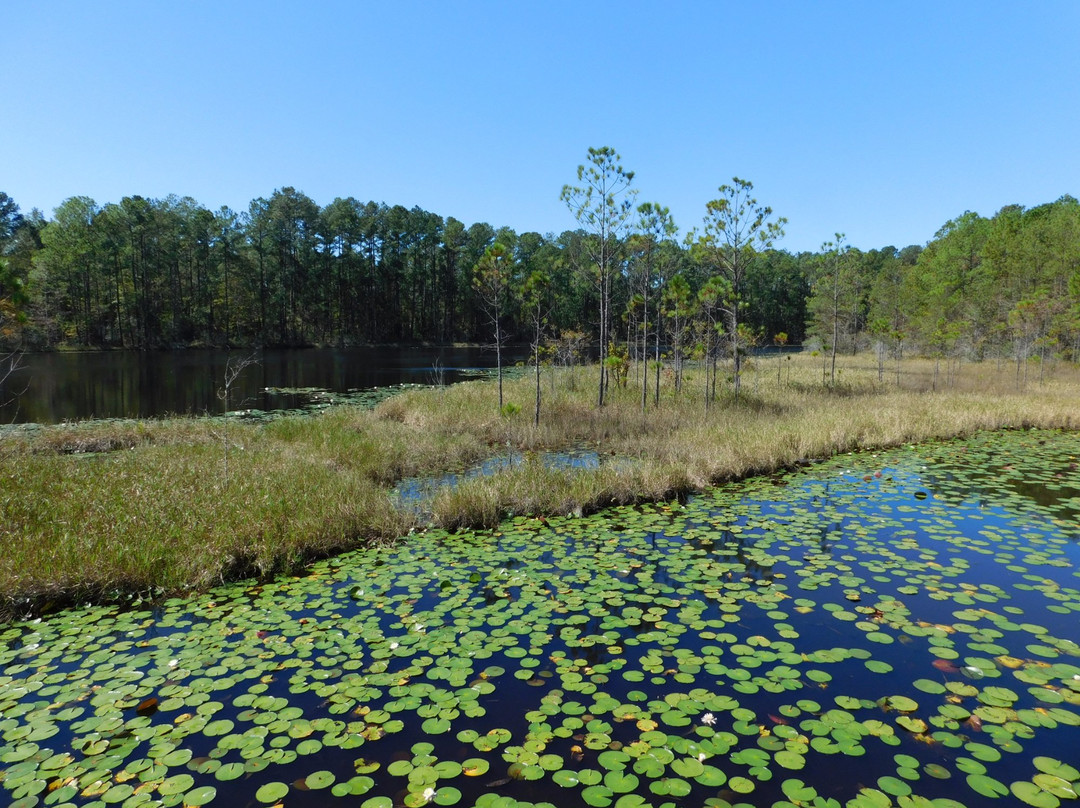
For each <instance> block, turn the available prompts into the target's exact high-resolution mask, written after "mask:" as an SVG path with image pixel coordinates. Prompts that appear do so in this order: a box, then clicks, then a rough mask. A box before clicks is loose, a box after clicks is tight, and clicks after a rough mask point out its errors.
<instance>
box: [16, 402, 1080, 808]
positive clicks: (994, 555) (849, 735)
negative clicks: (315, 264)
mask: <svg viewBox="0 0 1080 808" xmlns="http://www.w3.org/2000/svg"><path fill="white" fill-rule="evenodd" d="M478 390H480V391H481V392H482V393H483V395H484V396H486V397H488V398H489V399H490V397H491V396H492V394H493V392H494V391H493V390H492V389H491V388H490V387H486V388H474V389H470V388H461V389H459V390H454V391H451V392H450V393H449V394H448V395H449V396H450V399H451V400H452V401H453V402H454V405H455V406H456V407H459V408H460V410H461V411H464V410H465V409H466V408H467V407H469V406H470V405H472V404H475V403H476V401H475V399H474V396H475V395H476V394H477V391H478ZM748 392H749V391H748V390H746V389H744V391H743V396H744V398H749V396H748V395H747V394H748ZM756 395H757V396H759V397H760V398H759V399H758V402H759V403H758V404H757V405H756V406H757V407H759V408H764V404H763V403H761V401H762V399H764V398H765V396H764V390H762V389H759V390H758V391H757V394H756ZM955 395H956V396H964V395H966V394H962V393H959V392H958V393H956V394H955ZM905 397H910V398H908V399H907V400H908V401H909V405H910V400H911V399H913V398H917V397H918V396H917V394H909V393H905V394H898V395H897V396H896V398H897V400H895V401H894V400H890V398H891V397H890V396H888V395H883V396H877V397H875V396H874V395H872V394H869V393H866V394H862V395H859V394H854V393H853V394H852V395H850V396H849V397H846V398H842V399H836V398H834V399H832V409H833V410H836V409H837V406H836V405H837V403H841V404H842V405H843V406H844V407H845V408H848V409H851V410H853V411H857V410H861V409H864V408H867V409H868V408H877V409H881V410H885V411H888V412H890V413H892V415H893V417H897V418H899V417H901V416H902V415H904V414H905V413H904V412H903V410H902V407H903V406H904V405H903V404H902V403H901V401H900V400H899V399H903V398H905ZM794 398H795V396H794V394H793V393H792V392H791V391H788V394H787V396H786V399H788V403H787V405H786V407H787V410H786V411H787V413H788V414H790V413H791V412H793V411H794V407H795V406H796V405H795V404H794V403H792V401H791V400H792V399H794ZM1047 398H1048V400H1047V401H1045V402H1043V407H1045V409H1042V410H1041V413H1042V414H1041V415H1040V416H1039V417H1043V418H1047V419H1050V418H1052V417H1053V416H1052V415H1051V413H1052V412H1053V407H1054V406H1055V405H1054V404H1053V403H1052V401H1051V400H1050V399H1052V398H1053V396H1052V395H1051V394H1049V391H1048V396H1047ZM922 399H923V401H924V402H925V403H924V404H923V405H922V406H924V407H931V406H933V404H937V405H939V409H940V412H942V417H943V418H944V419H945V420H944V421H943V424H946V425H951V426H953V427H955V426H957V425H958V424H957V422H956V421H955V420H953V419H955V418H956V417H957V416H956V414H955V413H954V412H952V410H951V408H952V407H954V406H955V404H954V403H950V398H949V397H948V396H944V397H938V396H935V397H927V396H922ZM985 399H986V403H987V404H988V405H989V404H996V405H1000V406H1008V402H1007V401H1006V400H1005V399H1003V398H998V399H996V400H995V399H994V398H993V397H990V396H985ZM635 401H636V396H635ZM875 402H876V403H875ZM486 403H488V405H489V406H488V407H487V409H488V410H490V409H491V406H490V401H488V402H486ZM612 404H613V409H614V408H616V407H617V406H618V402H617V401H613V402H612ZM443 405H444V408H442V409H437V408H436V407H434V406H433V405H432V404H431V402H430V401H429V397H427V396H415V397H413V398H412V399H411V400H408V399H403V400H396V401H394V402H392V403H391V404H389V405H384V407H386V409H387V410H388V411H386V412H383V413H377V414H373V416H372V417H373V418H374V419H375V420H376V421H384V422H386V423H387V424H390V425H396V426H392V427H390V428H391V429H393V428H407V427H408V426H409V424H410V422H413V421H415V422H416V423H417V425H420V426H422V427H423V429H424V430H425V431H432V432H433V431H437V430H438V429H439V428H440V427H439V423H438V422H437V421H436V420H435V417H434V413H436V412H445V407H446V406H448V405H447V403H446V402H443ZM772 405H773V406H774V407H780V406H781V405H780V404H779V402H776V401H774V402H773V404H772ZM818 405H819V406H822V408H823V409H824V402H820V401H819V402H818ZM1028 405H1029V406H1030V407H1031V408H1032V409H1033V410H1034V411H1036V412H1039V411H1040V405H1039V404H1037V403H1032V402H1031V401H1030V400H1029V401H1028ZM567 406H569V404H568V405H567ZM748 406H749V405H748ZM628 407H629V408H630V409H632V408H633V404H629V405H628ZM801 412H802V414H803V415H804V416H805V420H804V423H803V427H804V430H803V431H804V432H807V433H813V432H821V430H822V429H824V427H823V426H822V425H817V426H815V425H814V423H815V419H816V418H818V417H819V415H818V414H817V413H816V412H815V410H814V407H813V406H812V405H811V404H810V403H809V402H806V403H804V405H803V409H802V410H801ZM915 412H916V411H915V408H914V407H913V406H909V410H908V411H907V412H906V415H908V416H914V414H915ZM452 414H453V413H452V412H451V413H447V414H446V415H445V416H444V417H450V416H451V415H452ZM459 414H460V413H459ZM685 414H686V415H688V413H685ZM624 415H625V413H624ZM758 415H760V413H756V412H754V411H752V410H748V411H747V413H746V417H748V418H750V417H756V416H758ZM339 416H340V413H339V414H335V415H334V416H332V417H339ZM355 417H356V418H359V415H358V414H355ZM733 417H734V416H733ZM1000 417H1002V418H1008V417H1009V416H1008V415H1007V414H1002V416H1000ZM523 420H527V419H523ZM698 420H699V423H698V424H697V426H696V429H700V430H705V429H708V426H707V425H705V424H703V423H701V422H700V419H698ZM867 423H869V421H867ZM890 423H891V422H890V421H889V420H888V419H886V421H885V422H883V423H882V425H881V426H880V427H879V430H880V432H879V433H877V434H878V435H879V436H880V437H882V438H885V437H886V436H889V435H892V436H893V437H899V433H893V432H891V431H890V430H892V429H897V427H895V426H890ZM929 423H930V422H929V421H926V420H922V419H920V418H916V417H912V424H913V426H912V427H910V428H911V429H914V430H925V429H927V428H928V427H929ZM972 425H975V426H978V425H983V424H979V423H977V422H973V423H972ZM341 426H342V425H341V424H339V425H338V427H339V428H340V427H341ZM612 426H613V427H614V426H615V424H614V423H613V424H612ZM275 427H276V429H277V430H278V432H277V433H276V437H275V439H276V440H278V441H281V442H283V443H284V444H287V445H293V446H296V447H304V450H305V451H304V452H298V453H299V454H303V453H307V452H310V453H311V454H312V455H314V460H313V461H312V462H313V464H315V465H318V464H320V463H323V464H325V462H326V461H325V460H324V458H325V456H326V453H327V452H328V451H329V450H330V446H328V445H327V444H326V443H324V442H323V441H324V440H325V439H326V437H327V431H326V430H327V428H328V427H327V425H326V424H319V423H317V422H315V421H309V422H305V423H302V422H293V423H290V424H282V423H280V422H279V423H278V424H277V425H275ZM505 428H506V427H504V429H505ZM594 428H595V427H594ZM625 428H626V433H625V434H623V435H619V436H618V437H617V438H616V440H624V439H631V438H632V437H633V439H643V435H644V433H640V434H639V435H637V436H636V437H634V436H631V435H630V433H631V432H633V431H635V430H634V428H633V427H625ZM940 428H947V427H945V426H943V427H940ZM269 431H273V428H269ZM302 432H304V433H305V434H303V435H302V434H301V433H302ZM511 433H512V429H511ZM694 434H695V435H699V434H700V433H698V432H695V433H694ZM825 434H827V433H826V432H821V435H819V436H818V437H817V438H813V437H811V436H810V435H809V434H808V439H809V440H824V439H825V438H823V437H822V435H825ZM904 434H905V435H909V434H910V433H904ZM833 438H834V439H840V436H839V435H833ZM260 440H267V441H269V440H270V437H269V436H266V437H265V438H261V439H260ZM252 442H253V443H255V439H254V438H252ZM680 442H683V443H689V441H688V439H687V437H686V436H683V438H682V439H681V440H680ZM646 444H647V445H648V446H650V448H651V446H652V444H651V443H649V442H648V441H646ZM401 445H402V447H404V446H407V445H408V442H406V443H403V444H401ZM339 446H340V445H339ZM354 448H355V447H354ZM136 451H138V450H136ZM721 451H722V453H729V452H730V449H723V448H722V449H721ZM1078 456H1080V436H1078V435H1077V433H1061V432H1057V433H1054V432H1042V431H1035V430H1025V431H1014V432H1011V433H995V434H983V435H980V436H977V437H975V438H973V439H970V440H967V441H952V442H943V443H937V444H933V445H929V446H905V447H902V448H899V449H896V450H892V451H889V452H883V453H862V454H860V455H857V456H853V457H848V456H844V457H840V458H836V459H834V460H832V461H827V462H825V463H822V464H820V465H816V466H814V467H812V468H807V469H799V470H796V471H792V472H787V473H781V474H777V475H774V476H772V477H770V478H759V479H756V480H752V481H748V482H744V483H740V484H735V485H729V486H722V487H718V488H713V489H710V490H709V491H707V492H705V493H704V494H702V495H701V496H694V497H692V498H690V499H689V500H688V501H687V502H686V503H684V504H680V503H679V502H662V503H657V504H651V505H643V506H639V507H621V508H614V509H608V510H606V511H605V512H604V513H602V514H597V515H595V516H592V517H589V518H585V519H579V518H573V517H565V516H552V517H550V518H547V519H535V518H527V517H519V518H516V519H512V520H507V521H504V522H502V523H501V524H500V525H499V526H498V527H497V528H496V529H493V530H484V531H475V532H470V533H466V534H458V535H453V534H450V533H449V532H447V531H445V530H442V529H430V530H428V531H427V532H426V533H425V534H424V535H417V536H415V537H414V538H413V539H412V540H411V541H409V542H407V543H403V544H401V545H399V546H397V547H388V548H367V549H363V550H358V551H356V552H353V553H350V554H346V555H343V556H340V557H338V558H335V559H331V560H328V561H322V562H319V563H317V564H316V565H315V566H313V567H312V569H311V570H310V573H309V574H308V575H305V576H303V577H298V578H292V579H282V580H278V581H276V582H272V583H267V584H258V583H256V582H253V581H247V582H243V583H237V584H233V585H229V586H221V587H217V588H215V589H214V590H212V591H210V592H208V593H205V594H204V595H202V596H200V597H195V598H186V599H179V598H178V599H173V600H168V601H165V602H163V603H160V604H158V605H157V606H156V607H155V608H154V609H138V608H135V609H124V608H116V607H108V606H105V607H92V608H85V609H72V610H69V611H67V612H64V613H61V614H57V615H53V616H49V617H46V618H44V619H40V620H34V621H30V622H24V623H14V624H11V625H9V626H7V627H5V628H0V711H2V716H3V717H2V719H0V793H3V794H5V796H7V797H9V798H10V800H11V804H12V805H14V806H19V808H28V807H29V806H38V805H42V804H44V805H53V806H61V808H74V807H75V806H105V805H124V806H131V807H132V808H134V806H139V805H144V806H155V807H156V806H179V805H181V804H182V805H185V806H200V805H205V804H210V803H212V804H214V805H249V806H253V805H267V806H271V805H281V806H284V808H298V807H299V806H314V805H337V804H340V805H354V806H360V808H393V806H399V805H404V806H407V808H420V806H426V805H435V806H453V805H462V806H470V805H471V806H475V808H554V806H560V808H586V807H588V808H610V807H611V806H614V807H615V808H630V807H636V808H675V806H708V808H751V806H773V808H841V806H844V808H894V807H895V808H965V806H966V807H967V808H977V807H978V806H984V805H987V804H994V805H997V806H1000V807H1001V808H1022V807H1023V806H1025V805H1027V806H1033V808H1058V806H1059V805H1061V804H1068V803H1067V801H1071V800H1075V799H1076V798H1077V791H1078V789H1080V770H1078V769H1077V768H1076V762H1077V761H1076V759H1075V754H1074V752H1073V750H1075V749H1076V748H1077V742H1078V741H1080V664H1078V663H1080V645H1078V644H1077V642H1076V638H1075V627H1076V618H1077V615H1078V614H1080V586H1078V581H1077V572H1076V563H1077V560H1078V544H1077V543H1078V540H1080V532H1078V529H1077V521H1076V518H1077V515H1078V514H1080V472H1078V470H1077V462H1076V460H1077V457H1078ZM291 459H294V458H290V460H291ZM73 462H84V461H73ZM717 468H718V469H719V468H720V467H717ZM8 471H10V469H8ZM306 473H313V472H312V467H308V468H307V469H306ZM191 549H194V548H191ZM991 801H993V802H992V803H991Z"/></svg>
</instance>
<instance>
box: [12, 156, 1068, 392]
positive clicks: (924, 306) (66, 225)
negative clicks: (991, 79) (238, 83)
mask: <svg viewBox="0 0 1080 808" xmlns="http://www.w3.org/2000/svg"><path fill="white" fill-rule="evenodd" d="M633 181H634V175H633V172H630V171H626V170H624V169H623V168H622V165H621V162H620V158H619V156H618V155H617V154H616V153H615V152H614V151H613V150H611V149H609V148H606V147H605V148H602V149H590V150H589V152H588V159H587V161H586V162H585V163H584V164H583V165H582V166H580V167H579V169H578V172H577V182H576V184H575V183H571V184H569V185H567V186H565V187H564V188H563V194H562V196H563V200H564V201H565V202H566V204H567V206H568V208H569V210H570V213H571V214H572V216H571V217H568V221H570V220H572V219H576V222H577V225H578V227H576V228H575V229H568V230H566V231H564V232H562V233H559V234H554V233H545V234H541V233H537V232H524V233H517V232H514V231H513V230H511V229H509V228H506V227H497V226H493V225H490V224H488V223H486V222H477V223H473V224H466V223H464V222H461V221H459V220H458V219H455V218H453V217H452V216H445V217H444V216H442V215H440V214H438V213H433V212H429V211H426V210H423V209H421V208H419V207H412V208H406V207H404V206H402V205H388V204H385V203H381V202H374V201H369V202H361V201H359V200H357V199H355V198H352V197H349V198H345V199H342V198H338V199H334V200H333V201H331V202H329V203H328V204H326V205H325V206H320V205H319V204H318V203H317V202H315V201H314V200H312V199H311V198H309V197H308V196H306V195H305V194H303V193H302V192H300V191H298V190H296V189H294V188H291V187H285V188H280V189H277V190H275V191H274V192H273V193H272V194H270V195H269V196H268V197H266V198H259V199H255V200H254V201H252V202H251V203H250V205H249V206H248V208H247V209H246V210H244V211H234V210H231V209H229V208H227V207H223V208H220V209H218V210H216V211H212V210H209V209H208V208H206V207H204V206H203V205H201V204H200V203H199V202H197V201H196V200H194V199H192V198H190V197H178V196H172V195H170V196H167V197H165V198H163V199H147V198H143V197H141V196H129V197H125V198H123V199H121V200H120V201H118V202H108V203H105V204H99V203H98V202H96V201H95V200H93V199H90V198H88V197H84V196H75V197H71V198H69V199H67V200H66V201H64V202H63V203H62V204H61V205H60V206H59V207H57V208H56V209H55V210H54V211H53V215H52V218H46V217H45V216H44V215H43V214H42V213H41V212H40V211H38V210H36V209H35V210H32V211H30V212H29V213H25V214H24V213H23V212H22V211H21V210H20V208H19V205H18V204H17V200H14V199H12V198H11V197H9V196H8V195H7V194H4V193H0V351H16V350H50V349H57V348H66V347H88V348H129V349H140V350H141V349H157V348H172V347H189V346H219V347H225V346H255V345H261V346H306V345H358V344H381V343H414V342H427V343H452V342H481V343H491V342H492V341H493V340H494V341H497V342H500V343H502V342H519V343H522V342H533V343H534V344H537V345H539V344H544V345H545V346H548V347H549V348H558V347H560V346H561V347H562V349H563V350H571V349H573V348H574V347H575V346H577V348H578V349H581V348H584V347H585V346H592V350H593V352H594V355H595V351H596V350H597V349H598V350H599V352H600V356H601V359H604V358H605V355H606V354H607V352H610V353H611V356H612V357H618V356H622V357H627V356H630V355H633V356H640V355H642V353H644V355H645V356H648V357H654V356H656V355H658V356H660V357H666V358H668V359H669V360H671V361H674V362H676V363H678V362H679V361H681V358H682V357H697V358H701V357H703V356H704V357H708V356H713V357H716V356H721V357H729V358H734V360H735V362H736V373H735V378H736V381H737V378H738V370H737V362H738V358H739V356H740V355H742V354H743V353H745V351H747V350H749V349H750V348H752V347H754V346H772V345H777V346H779V345H785V344H786V345H799V344H801V345H804V346H809V347H812V348H814V349H817V350H820V351H822V352H823V354H825V355H828V354H830V353H831V354H832V355H833V357H834V358H835V354H836V352H846V353H850V352H855V351H858V350H866V349H872V350H875V351H876V352H877V355H878V357H879V361H884V360H885V359H886V358H889V357H901V356H903V355H906V354H922V355H926V356H933V357H938V358H942V359H945V358H948V359H955V360H960V359H976V360H977V359H984V358H991V357H994V358H1005V357H1008V358H1012V359H1015V360H1017V361H1021V360H1024V359H1029V358H1038V359H1040V360H1044V361H1045V360H1048V359H1050V358H1052V357H1062V358H1065V359H1069V360H1073V361H1076V360H1077V359H1078V358H1080V203H1078V202H1077V200H1076V199H1074V198H1073V197H1071V196H1064V197H1062V198H1061V199H1058V200H1057V201H1054V202H1049V203H1046V204H1042V205H1039V206H1036V207H1032V208H1024V207H1021V206H1017V205H1010V206H1007V207H1004V208H1002V209H1001V210H999V211H997V212H996V213H995V214H994V215H993V216H991V217H990V218H986V217H984V216H982V215H979V214H977V213H973V212H970V211H969V212H964V213H962V214H961V215H959V216H957V217H956V218H955V219H952V220H950V221H948V222H945V223H944V224H943V225H942V226H941V228H940V229H939V230H938V231H937V233H935V234H934V235H933V238H931V239H930V240H929V241H928V242H927V243H926V244H925V246H918V245H910V246H904V247H902V248H897V247H895V246H882V247H881V248H879V249H871V250H868V251H863V250H859V249H855V248H852V247H850V246H848V245H846V244H845V239H844V237H843V235H842V234H840V233H837V234H836V235H835V236H834V237H833V238H831V239H830V240H829V241H827V242H826V243H824V244H823V245H822V246H821V248H820V250H818V251H816V252H801V253H791V252H788V251H785V250H784V249H782V248H780V246H778V245H779V244H780V242H781V240H782V235H783V224H784V221H785V220H784V219H783V218H782V217H778V216H775V215H773V212H772V210H771V209H770V208H768V207H766V206H764V205H761V204H759V203H758V202H757V201H756V199H754V198H753V186H752V184H751V183H749V182H747V181H745V180H740V179H737V178H736V179H735V180H734V182H733V184H732V185H724V186H722V187H721V188H720V195H719V198H718V199H717V200H713V201H711V202H708V203H707V204H705V205H703V207H702V214H703V218H702V219H701V220H699V221H698V222H696V223H694V225H695V227H694V228H693V229H690V230H689V231H680V230H679V228H678V227H677V226H676V224H675V223H674V222H673V221H672V219H671V216H670V213H669V212H668V210H667V209H666V208H664V207H663V206H662V205H660V204H656V203H649V202H642V201H640V200H639V199H638V198H637V195H636V188H635V187H634V182H633ZM567 346H569V347H567ZM654 352H655V353H654ZM725 352H726V353H725ZM714 365H715V363H714ZM602 395H603V393H602V390H601V396H602Z"/></svg>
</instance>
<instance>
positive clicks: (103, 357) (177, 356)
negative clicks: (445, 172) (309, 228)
mask: <svg viewBox="0 0 1080 808" xmlns="http://www.w3.org/2000/svg"><path fill="white" fill-rule="evenodd" d="M526 355H527V351H526V350H525V349H509V350H507V351H505V352H504V361H505V362H506V363H507V364H512V363H514V362H518V361H522V360H524V359H525V358H526ZM230 356H231V357H233V358H236V357H240V356H243V354H240V353H238V352H233V353H232V354H228V353H226V352H225V351H216V350H185V351H160V352H138V351H107V352H77V353H42V354H26V355H25V356H24V357H23V358H22V360H21V367H20V369H19V370H18V371H16V372H15V373H14V374H12V376H11V377H10V378H9V379H7V380H6V381H5V382H4V383H2V384H0V404H2V406H0V423H41V424H55V423H61V422H63V421H73V420H85V419H89V418H140V417H142V418H147V417H151V418H152V417H161V416H165V415H203V414H207V413H220V412H222V410H223V408H224V402H223V401H222V399H221V397H220V395H219V394H220V391H221V388H222V386H223V379H224V376H225V367H226V363H227V362H228V361H229V358H230ZM255 359H256V360H257V364H255V365H252V366H251V367H249V368H247V369H246V370H245V371H244V373H243V374H242V375H241V376H240V377H239V378H238V379H237V380H236V383H235V385H234V387H233V390H232V396H231V398H232V402H233V407H234V408H256V409H261V410H273V409H289V408H293V407H297V406H301V405H302V404H303V403H305V402H306V400H307V396H306V395H305V394H304V393H303V392H299V391H304V390H326V391H329V392H331V393H339V394H342V393H348V392H350V391H356V390H370V389H372V388H375V387H387V386H391V385H397V384H414V383H416V384H431V383H433V382H434V381H435V380H436V379H437V378H438V379H441V380H442V381H444V382H445V383H447V384H449V383H453V382H457V381H461V380H464V379H468V378H472V377H475V376H476V375H478V374H480V373H483V372H485V371H486V370H488V369H490V368H492V367H494V365H495V355H494V353H492V352H490V351H485V350H483V349H482V348H476V347H471V348H454V347H419V348H402V347H380V348H346V349H339V348H309V349H273V350H269V349H268V350H262V351H258V352H257V353H256V354H255Z"/></svg>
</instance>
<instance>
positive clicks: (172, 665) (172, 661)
mask: <svg viewBox="0 0 1080 808" xmlns="http://www.w3.org/2000/svg"><path fill="white" fill-rule="evenodd" d="M179 664H180V660H178V659H170V660H169V667H170V668H175V667H176V666H177V665H179Z"/></svg>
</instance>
